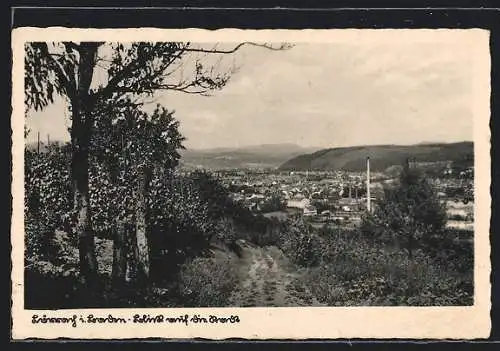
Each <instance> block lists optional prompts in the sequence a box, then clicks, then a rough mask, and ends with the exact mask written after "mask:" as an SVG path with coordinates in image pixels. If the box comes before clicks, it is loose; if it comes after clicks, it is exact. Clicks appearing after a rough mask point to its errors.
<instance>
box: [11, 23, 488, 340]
mask: <svg viewBox="0 0 500 351" xmlns="http://www.w3.org/2000/svg"><path fill="white" fill-rule="evenodd" d="M12 50H13V80H12V86H13V99H12V106H13V115H12V132H13V144H12V156H13V181H12V191H13V214H12V231H11V237H12V264H13V266H12V288H13V295H12V318H13V331H12V335H13V338H14V339H28V338H42V339H55V338H77V339H127V338H148V337H155V338H175V339H180V338H181V339H182V338H195V337H200V338H206V339H219V340H220V339H226V338H245V339H306V338H308V339H311V338H313V339H336V338H415V339H424V338H425V339H444V338H446V339H474V338H485V337H488V336H489V333H490V290H491V287H490V243H489V234H490V205H491V198H490V190H489V187H490V164H491V161H490V130H489V119H490V54H489V32H488V31H485V30H479V29H468V30H453V29H440V30H419V29H392V30H385V29H384V30H368V29H332V30H237V29H223V30H215V31H207V30H201V29H184V30H166V29H154V28H143V29H69V28H59V27H58V28H17V29H14V30H13V33H12Z"/></svg>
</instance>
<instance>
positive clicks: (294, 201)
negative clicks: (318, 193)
mask: <svg viewBox="0 0 500 351" xmlns="http://www.w3.org/2000/svg"><path fill="white" fill-rule="evenodd" d="M310 204H311V202H310V201H309V199H306V198H304V197H299V198H297V197H293V198H291V199H289V200H287V204H286V205H287V207H292V208H300V209H304V208H306V207H307V206H309V205H310Z"/></svg>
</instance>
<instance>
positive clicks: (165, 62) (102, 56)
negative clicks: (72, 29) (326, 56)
mask: <svg viewBox="0 0 500 351" xmlns="http://www.w3.org/2000/svg"><path fill="white" fill-rule="evenodd" d="M244 45H253V46H259V47H264V48H267V49H272V50H282V49H285V48H287V47H288V46H287V45H280V46H278V47H274V46H271V45H268V44H256V43H241V44H238V45H236V46H234V47H233V48H230V49H227V50H220V49H218V48H217V46H216V47H212V48H204V47H197V46H195V45H193V44H191V43H182V42H155V43H146V42H137V43H133V44H130V45H125V44H121V43H104V42H78V43H77V42H57V43H47V42H31V43H27V44H26V45H25V105H26V108H27V110H28V109H30V108H34V109H35V110H40V109H43V108H45V107H46V106H48V105H49V104H50V103H52V102H53V101H54V97H55V96H56V95H60V96H63V97H65V98H66V99H67V101H68V102H69V106H70V110H71V128H70V132H71V145H72V162H71V178H72V181H73V193H74V196H73V207H74V211H75V212H76V213H77V221H76V222H77V223H76V232H77V234H78V238H79V252H80V273H81V276H82V278H83V279H84V282H85V283H86V284H87V285H88V286H91V285H93V283H94V282H95V281H96V279H95V278H96V276H97V260H96V254H95V247H94V234H93V231H92V224H91V218H92V216H91V211H90V196H89V175H88V170H89V151H90V143H91V139H92V134H93V131H94V119H95V115H96V114H95V113H94V112H95V111H96V107H97V106H99V104H100V103H102V102H104V101H106V100H108V99H113V101H115V102H118V101H123V100H125V101H128V102H132V99H134V98H135V99H136V100H135V101H134V102H136V103H137V101H142V102H138V103H137V104H141V103H143V102H144V100H143V99H144V98H145V97H147V96H152V95H153V94H154V93H155V92H156V91H158V90H169V91H179V92H183V93H188V94H202V95H206V94H208V93H209V92H211V91H213V90H217V89H221V88H222V87H224V86H225V85H226V84H227V82H228V81H229V79H230V77H231V74H232V73H233V70H231V69H230V70H227V71H224V70H221V68H220V66H219V65H218V64H217V63H215V64H209V65H208V67H205V65H204V64H203V57H201V58H200V57H199V56H200V55H205V56H206V55H209V54H212V55H213V54H230V53H234V52H236V51H237V50H238V49H240V48H241V47H243V46H244ZM98 67H99V68H102V67H105V71H106V75H107V77H106V79H104V81H105V82H104V83H102V82H101V84H100V85H99V86H97V87H94V85H93V84H92V83H93V81H94V78H95V75H96V71H97V69H96V68H98ZM185 69H189V70H190V72H189V73H188V74H186V73H185V72H184V70H185Z"/></svg>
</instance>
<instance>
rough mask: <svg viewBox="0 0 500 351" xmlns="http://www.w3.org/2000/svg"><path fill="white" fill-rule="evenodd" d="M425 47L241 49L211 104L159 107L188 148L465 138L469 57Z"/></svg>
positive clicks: (191, 99) (179, 98)
mask: <svg viewBox="0 0 500 351" xmlns="http://www.w3.org/2000/svg"><path fill="white" fill-rule="evenodd" d="M360 35H363V34H360ZM427 39H428V40H425V41H420V42H418V43H415V42H409V41H402V40H399V41H395V42H389V41H385V42H384V41H383V40H377V41H370V40H366V38H365V39H364V40H361V41H360V42H341V43H328V44H326V43H308V44H306V43H298V44H296V46H295V47H294V48H292V49H290V50H287V51H270V50H266V49H263V48H256V47H247V48H244V49H243V50H241V51H239V52H238V53H237V54H235V55H232V56H227V57H224V58H223V60H222V61H221V63H220V69H231V67H233V66H234V65H236V66H238V67H239V69H238V71H237V72H236V73H235V74H234V75H233V77H232V79H231V80H230V82H229V84H228V85H227V86H226V87H224V89H222V90H221V91H218V92H215V93H214V94H213V96H211V97H202V96H195V95H194V96H193V95H186V94H182V93H177V92H168V93H163V94H159V95H158V97H157V100H158V102H160V103H161V104H163V105H164V106H166V107H167V108H170V109H175V110H176V114H175V116H176V118H178V119H179V120H180V122H181V131H182V133H183V134H184V135H185V136H186V137H187V142H186V144H187V146H188V147H196V148H199V147H221V146H228V147H232V146H242V145H250V144H260V143H281V142H287V143H288V142H290V143H298V144H302V145H308V146H311V145H314V146H323V147H328V146H346V145H358V144H371V143H383V144H387V143H403V144H410V143H417V142H422V141H457V140H471V139H472V126H473V121H472V115H471V110H470V109H471V106H472V100H471V99H472V93H473V91H472V83H471V82H472V74H473V73H472V72H473V65H472V62H473V61H472V59H473V56H472V54H473V53H472V52H470V51H469V50H467V48H466V47H465V46H464V45H463V44H461V42H460V41H459V40H454V41H452V40H450V41H448V42H447V41H443V40H439V41H434V40H433V33H432V32H429V35H428V37H427Z"/></svg>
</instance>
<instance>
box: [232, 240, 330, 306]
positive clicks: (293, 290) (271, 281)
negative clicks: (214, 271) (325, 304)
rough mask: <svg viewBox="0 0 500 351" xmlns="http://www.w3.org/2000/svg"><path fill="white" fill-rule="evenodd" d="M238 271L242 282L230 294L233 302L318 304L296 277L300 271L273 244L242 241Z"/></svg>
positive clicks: (237, 303)
mask: <svg viewBox="0 0 500 351" xmlns="http://www.w3.org/2000/svg"><path fill="white" fill-rule="evenodd" d="M241 246H242V247H243V252H242V257H241V258H240V259H239V263H240V265H239V267H238V271H239V274H240V281H241V284H240V286H239V287H238V289H237V290H235V292H234V293H233V295H232V296H231V300H230V301H231V304H232V305H233V306H242V307H271V306H272V307H285V306H319V305H321V304H320V303H319V302H318V301H317V300H316V299H314V298H313V297H312V295H311V293H310V292H309V291H308V289H307V287H305V286H304V285H303V284H302V283H300V281H299V279H298V278H299V273H298V272H296V271H295V268H294V267H293V265H291V264H290V262H289V261H288V259H287V258H286V257H285V256H284V255H283V253H282V252H281V250H279V249H278V248H276V247H266V248H261V247H255V246H252V245H249V244H247V243H242V245H241Z"/></svg>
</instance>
